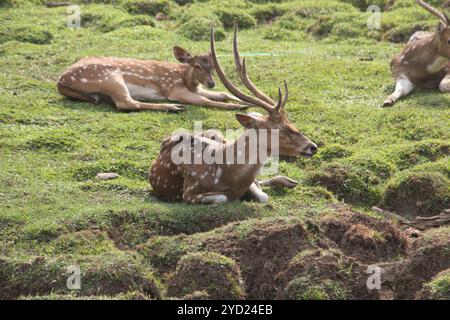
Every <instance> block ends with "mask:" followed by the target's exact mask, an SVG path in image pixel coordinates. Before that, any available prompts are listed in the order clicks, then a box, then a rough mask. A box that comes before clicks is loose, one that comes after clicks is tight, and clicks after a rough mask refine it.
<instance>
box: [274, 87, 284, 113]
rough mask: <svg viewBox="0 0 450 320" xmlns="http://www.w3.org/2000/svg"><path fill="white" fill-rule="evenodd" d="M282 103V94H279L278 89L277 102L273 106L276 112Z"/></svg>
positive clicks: (279, 89)
mask: <svg viewBox="0 0 450 320" xmlns="http://www.w3.org/2000/svg"><path fill="white" fill-rule="evenodd" d="M282 103H283V94H282V93H281V88H280V87H278V100H277V104H276V105H275V110H276V111H280V108H281V105H282Z"/></svg>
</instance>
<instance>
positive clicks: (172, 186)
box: [149, 26, 317, 203]
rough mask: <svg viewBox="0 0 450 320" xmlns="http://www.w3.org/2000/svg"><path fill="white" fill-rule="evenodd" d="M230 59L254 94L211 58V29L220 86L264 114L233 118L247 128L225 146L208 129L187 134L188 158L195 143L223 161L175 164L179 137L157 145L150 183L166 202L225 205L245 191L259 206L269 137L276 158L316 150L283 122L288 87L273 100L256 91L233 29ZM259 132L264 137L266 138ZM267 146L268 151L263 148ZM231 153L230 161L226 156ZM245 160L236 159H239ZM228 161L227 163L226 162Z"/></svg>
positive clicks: (276, 181) (280, 180)
mask: <svg viewBox="0 0 450 320" xmlns="http://www.w3.org/2000/svg"><path fill="white" fill-rule="evenodd" d="M233 48H234V60H235V64H236V69H237V71H238V74H239V77H240V79H241V80H242V83H243V84H244V85H245V86H246V87H247V89H248V90H249V91H250V92H252V93H253V94H254V96H250V95H247V94H246V93H244V92H242V91H241V90H239V89H238V88H236V87H235V86H234V85H233V84H232V83H231V82H230V81H229V80H228V79H227V77H226V76H225V74H224V72H223V70H222V68H221V66H220V64H219V61H218V60H217V56H216V49H215V41H214V30H211V54H212V59H213V61H214V66H215V69H216V71H217V75H218V77H219V78H220V80H221V82H222V83H223V84H224V85H225V87H226V88H227V89H228V90H229V91H230V92H231V93H232V94H233V95H234V96H235V97H237V98H238V99H240V100H242V101H244V102H246V103H247V104H249V105H252V106H255V107H260V108H262V109H264V110H266V111H267V115H259V114H246V115H244V114H237V115H236V118H237V120H238V121H239V122H240V123H241V124H242V125H243V126H244V127H245V128H246V130H245V132H244V133H243V134H242V135H240V136H239V137H238V138H237V139H236V140H235V141H231V142H227V141H225V140H224V139H223V137H222V136H221V135H220V134H217V133H215V132H214V131H211V130H208V131H206V132H204V133H202V134H200V135H197V136H191V137H190V138H191V142H190V143H191V144H192V146H194V147H192V148H190V149H189V150H188V151H187V152H188V153H189V154H190V156H191V157H190V158H191V159H193V158H196V157H197V156H200V157H201V156H202V153H201V152H200V153H196V152H195V145H196V144H200V145H201V148H200V151H203V150H205V149H206V148H209V151H210V152H211V153H214V154H215V155H218V154H219V155H221V157H222V159H226V161H225V162H224V163H209V164H208V163H206V162H205V161H204V159H203V158H202V159H201V160H200V162H199V163H195V162H194V163H191V162H189V163H181V164H176V163H174V161H173V158H172V155H173V151H174V149H175V148H176V147H177V146H178V145H179V144H180V143H181V140H182V139H180V137H179V136H174V137H170V138H167V139H165V140H164V141H163V142H162V145H161V150H160V154H159V156H158V158H157V159H156V161H155V162H154V163H153V164H152V166H151V168H150V171H149V181H150V184H151V186H152V187H153V190H154V192H155V194H156V195H157V196H158V197H159V198H161V199H164V200H168V201H183V202H187V203H224V202H227V201H233V200H238V199H240V198H241V197H242V196H243V195H244V194H245V193H246V192H247V191H249V192H250V194H251V195H252V196H253V197H254V198H255V199H256V200H257V201H260V202H266V201H267V200H268V197H267V194H265V193H264V192H262V191H261V190H260V188H259V187H258V184H257V183H256V182H255V181H256V177H257V175H258V173H259V172H260V170H261V168H262V167H263V166H264V161H265V159H263V158H264V156H261V152H260V151H261V149H263V150H262V154H265V155H270V154H271V151H272V150H271V149H272V147H273V146H272V144H271V143H272V137H274V136H275V137H277V138H279V140H278V141H277V142H278V145H279V154H282V155H287V156H300V155H303V156H307V157H310V156H313V155H314V154H315V153H316V151H317V146H316V144H315V143H313V142H311V140H309V139H308V138H307V137H305V136H304V135H303V134H302V133H300V132H299V131H298V130H297V129H296V128H295V126H294V125H293V124H292V123H291V122H290V121H289V120H288V118H287V116H286V113H285V111H284V107H285V105H286V103H287V100H288V88H287V85H286V83H285V94H284V96H283V95H282V92H281V89H279V90H278V101H276V102H275V101H273V100H272V99H271V98H270V97H268V96H267V95H265V94H264V93H263V92H261V91H260V90H258V89H257V88H256V86H255V85H254V84H253V83H252V82H251V81H250V79H249V78H248V75H247V69H246V64H245V59H244V60H243V61H241V59H240V56H239V50H238V47H237V26H236V27H235V31H234V41H233ZM250 131H252V132H256V135H257V136H258V140H257V143H256V150H254V152H253V153H251V152H249V150H250V149H251V147H252V145H251V143H250V142H249V141H248V140H247V137H248V136H249V132H250ZM263 132H265V133H267V134H266V135H264V134H263ZM265 147H267V149H264V148H265ZM228 154H232V155H233V157H232V159H229V158H227V155H228ZM251 154H256V155H257V156H256V157H257V158H256V161H255V162H254V163H251V162H250V161H249V158H250V156H251ZM242 155H243V158H241V159H244V161H242V162H240V161H239V159H238V158H239V156H242ZM230 160H231V161H230ZM263 184H265V185H275V186H280V185H281V186H286V187H293V186H295V185H296V182H295V181H293V180H290V179H289V178H285V177H275V178H273V179H271V180H268V181H265V182H264V183H263Z"/></svg>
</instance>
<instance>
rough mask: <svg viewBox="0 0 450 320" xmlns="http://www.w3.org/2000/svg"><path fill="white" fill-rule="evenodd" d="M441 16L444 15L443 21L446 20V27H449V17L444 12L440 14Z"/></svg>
mask: <svg viewBox="0 0 450 320" xmlns="http://www.w3.org/2000/svg"><path fill="white" fill-rule="evenodd" d="M442 14H443V15H444V17H445V20H447V22H446V23H447V25H450V17H449V16H448V15H447V14H446V13H445V12H442Z"/></svg>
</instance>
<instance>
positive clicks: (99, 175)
mask: <svg viewBox="0 0 450 320" xmlns="http://www.w3.org/2000/svg"><path fill="white" fill-rule="evenodd" d="M118 177H119V175H118V174H117V173H114V172H100V173H97V175H96V176H95V178H97V179H99V180H111V179H116V178H118Z"/></svg>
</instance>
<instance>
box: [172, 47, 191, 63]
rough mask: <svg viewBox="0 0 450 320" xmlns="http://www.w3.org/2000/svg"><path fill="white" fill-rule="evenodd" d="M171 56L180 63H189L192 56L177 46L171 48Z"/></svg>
mask: <svg viewBox="0 0 450 320" xmlns="http://www.w3.org/2000/svg"><path fill="white" fill-rule="evenodd" d="M173 55H174V56H175V58H177V60H178V61H180V62H181V63H190V62H191V61H192V56H191V55H190V54H189V52H187V51H186V50H184V49H183V48H181V47H178V46H175V47H173Z"/></svg>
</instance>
